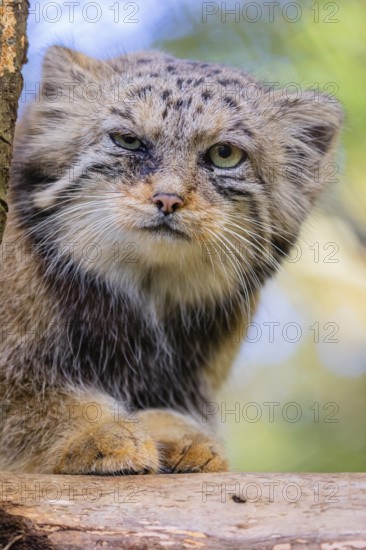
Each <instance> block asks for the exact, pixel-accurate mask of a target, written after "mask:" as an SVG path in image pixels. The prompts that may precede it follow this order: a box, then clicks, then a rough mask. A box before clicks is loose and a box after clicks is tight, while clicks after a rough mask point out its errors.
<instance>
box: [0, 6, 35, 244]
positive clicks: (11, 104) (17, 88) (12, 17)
mask: <svg viewBox="0 0 366 550" xmlns="http://www.w3.org/2000/svg"><path fill="white" fill-rule="evenodd" d="M28 8H29V3H28V0H0V100H1V101H0V243H1V240H2V236H3V232H4V229H5V222H6V213H7V210H8V205H7V202H6V190H7V186H8V181H9V169H10V162H11V155H12V143H13V136H14V128H15V121H16V117H17V111H18V101H19V96H20V92H21V90H22V85H23V78H22V75H21V72H20V71H21V69H22V66H23V64H24V63H25V62H26V52H27V46H28V43H27V37H26V23H27V16H28Z"/></svg>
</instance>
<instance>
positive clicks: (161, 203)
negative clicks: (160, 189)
mask: <svg viewBox="0 0 366 550" xmlns="http://www.w3.org/2000/svg"><path fill="white" fill-rule="evenodd" d="M152 201H153V203H154V204H156V206H157V207H158V209H159V210H160V211H161V212H163V213H164V214H165V215H166V216H167V215H168V214H172V213H173V212H175V210H178V208H182V206H183V204H184V202H183V199H182V198H181V197H179V195H175V194H174V193H157V194H156V195H154V196H153V197H152Z"/></svg>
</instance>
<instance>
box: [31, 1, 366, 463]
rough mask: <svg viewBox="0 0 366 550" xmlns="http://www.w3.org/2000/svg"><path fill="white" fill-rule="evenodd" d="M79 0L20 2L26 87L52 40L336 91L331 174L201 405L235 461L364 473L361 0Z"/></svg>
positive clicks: (100, 52) (364, 62)
mask: <svg viewBox="0 0 366 550" xmlns="http://www.w3.org/2000/svg"><path fill="white" fill-rule="evenodd" d="M86 3H87V2H86V0H80V3H78V7H77V8H76V10H75V18H74V19H71V18H70V17H69V16H68V10H67V9H66V7H65V5H64V3H63V2H62V1H61V0H60V2H59V3H58V4H59V6H60V8H57V5H58V4H57V2H56V3H55V2H52V3H47V2H46V1H44V2H36V1H35V0H31V8H32V13H31V14H30V17H29V25H28V36H29V54H28V57H29V63H28V64H27V65H26V66H25V69H24V75H25V83H26V89H28V90H34V86H35V84H34V82H36V81H37V80H38V79H39V70H40V63H41V58H42V54H43V52H44V48H45V47H47V46H49V45H50V44H52V43H55V42H59V41H60V40H61V43H64V44H65V45H69V46H70V47H74V48H76V49H80V50H82V51H84V52H85V53H87V54H89V55H94V56H96V57H104V58H105V57H111V56H112V55H116V54H118V53H119V54H120V53H122V52H123V51H130V50H136V49H142V48H150V47H154V48H157V49H162V50H165V51H167V52H170V53H172V54H174V55H177V56H178V57H185V58H193V59H201V60H207V61H213V62H220V63H225V64H229V65H235V66H237V67H240V68H242V69H244V70H246V71H248V72H252V73H253V74H254V75H256V76H257V77H258V78H259V79H260V80H263V81H265V82H278V83H279V84H280V85H281V86H286V84H288V83H289V82H296V83H297V84H298V85H299V86H301V88H302V89H304V88H312V89H315V90H316V89H318V90H319V91H320V92H321V91H325V92H328V93H334V94H335V96H336V97H337V98H338V99H339V100H340V101H341V102H342V104H343V106H344V109H345V114H346V120H345V125H344V130H343V133H342V139H341V144H340V147H339V152H338V158H337V166H339V170H337V171H336V173H335V174H334V176H333V179H335V182H334V183H333V184H332V185H331V186H330V189H329V191H328V192H327V193H326V194H325V196H324V197H323V199H322V201H321V203H320V204H319V207H318V208H317V210H316V212H314V213H313V214H312V216H311V218H310V219H309V221H308V223H307V224H306V227H304V231H303V233H302V237H301V242H300V247H299V249H298V250H297V251H295V255H293V256H292V261H286V262H285V264H284V269H283V271H282V272H281V273H280V274H279V275H278V277H276V278H275V280H274V281H272V282H271V283H270V284H269V285H268V286H267V288H265V290H264V294H263V300H262V303H261V305H260V307H259V311H258V315H257V317H256V319H255V323H256V325H254V328H253V331H252V332H251V333H250V337H249V339H248V338H247V339H246V340H247V341H245V342H244V344H243V347H242V349H241V352H240V354H239V356H238V358H237V361H236V364H235V367H234V370H233V373H232V376H231V378H230V381H229V382H228V384H227V386H226V388H224V390H223V391H222V392H221V395H220V396H219V397H218V399H217V403H216V405H215V406H212V411H215V415H214V416H215V417H216V419H217V421H218V425H219V427H220V431H221V434H222V436H223V438H224V439H225V441H226V447H227V449H228V450H229V457H230V461H231V467H232V469H234V470H242V471H261V470H262V471H264V470H268V471H271V470H272V471H276V470H277V471H290V470H292V471H319V470H321V471H329V472H333V471H347V470H349V471H357V470H359V471H365V470H366V398H365V396H366V307H365V306H366V216H365V212H366V181H365V180H366V174H365V172H366V163H365V157H366V131H365V122H366V101H365V99H364V97H365V90H366V70H365V69H366V39H365V35H366V32H365V21H366V2H365V0H337V1H336V2H331V1H319V2H315V1H313V0H310V1H307V0H304V1H300V0H298V1H297V2H285V1H283V0H282V1H279V0H278V1H277V2H268V1H267V2H266V1H262V0H256V1H254V2H253V1H250V2H249V1H248V0H245V1H244V0H241V1H239V0H236V1H235V0H234V1H231V0H230V1H226V2H222V1H221V0H220V2H200V1H196V0H164V2H156V0H136V2H135V3H132V4H134V6H135V8H136V6H137V8H138V11H137V13H135V14H134V15H132V16H131V15H129V14H131V5H130V4H131V3H130V4H128V5H126V6H127V7H128V6H129V7H128V9H127V10H125V11H124V9H125V8H126V6H125V5H124V3H120V4H118V5H120V17H119V18H117V19H118V20H116V18H115V13H116V11H115V9H116V8H115V7H116V5H117V3H115V4H113V6H114V7H113V6H112V8H113V9H112V8H111V2H108V1H106V0H105V1H104V0H103V2H102V1H101V0H100V3H99V11H100V13H101V17H100V18H99V19H98V18H96V19H94V17H95V9H94V12H93V10H91V11H89V12H85V11H83V9H84V8H85V6H86ZM51 4H52V5H53V6H55V5H56V8H57V9H56V8H55V7H53V8H52V6H51ZM47 6H48V7H47ZM44 7H45V9H46V11H44V9H43V8H44ZM52 9H53V11H52ZM233 10H234V14H233V13H231V14H230V12H232V11H233ZM235 10H236V14H235ZM132 11H133V10H132ZM135 11H136V9H135ZM58 12H60V13H61V14H62V17H61V18H58ZM86 13H88V14H89V16H88V17H87V16H86ZM83 14H84V15H83ZM96 36H98V40H96ZM296 259H297V261H295V260H296ZM265 323H267V324H265ZM268 323H277V324H276V325H273V324H272V325H268ZM271 327H272V329H273V338H272V337H271V336H272V335H271V333H270V329H271ZM256 331H257V332H256ZM299 334H300V336H299ZM248 340H250V341H248ZM255 340H257V341H255ZM266 403H267V404H266ZM230 410H232V411H234V413H231V414H230V412H229V411H230ZM271 412H272V413H273V415H271Z"/></svg>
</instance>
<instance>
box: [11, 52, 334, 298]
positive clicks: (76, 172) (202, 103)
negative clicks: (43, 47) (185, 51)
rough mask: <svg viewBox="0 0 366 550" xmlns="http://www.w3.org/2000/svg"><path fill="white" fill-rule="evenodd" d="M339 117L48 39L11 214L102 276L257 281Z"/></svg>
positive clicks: (295, 215) (327, 102) (248, 82)
mask: <svg viewBox="0 0 366 550" xmlns="http://www.w3.org/2000/svg"><path fill="white" fill-rule="evenodd" d="M341 118H342V113H341V109H340V107H339V105H338V103H337V102H335V101H334V100H331V99H330V98H325V97H324V98H321V99H318V100H317V101H315V100H314V97H313V96H312V94H310V93H307V92H302V94H301V97H299V96H298V95H297V96H296V97H294V96H289V95H288V94H284V93H283V92H282V91H281V90H280V91H273V90H270V89H268V87H265V86H262V85H261V84H259V83H257V82H255V81H254V80H253V79H252V78H251V77H249V76H248V75H246V74H244V73H242V72H241V71H239V70H236V69H233V68H229V67H223V66H218V65H214V64H206V63H199V62H191V61H185V60H180V59H175V58H172V57H170V56H166V55H163V54H158V53H154V52H144V53H141V54H130V55H126V56H123V57H120V58H116V59H112V60H110V61H108V62H100V61H96V60H93V59H91V58H88V57H86V56H84V55H82V54H79V53H76V52H73V51H72V50H68V49H66V48H61V47H52V48H50V49H49V50H48V52H47V54H46V57H45V61H44V70H43V84H42V88H41V91H40V95H39V98H38V99H37V101H35V102H34V103H33V104H32V105H31V106H30V107H29V110H28V112H27V113H26V115H25V118H24V122H23V125H22V126H21V127H20V129H19V131H18V136H17V140H16V148H15V155H14V158H15V162H14V184H13V188H14V200H15V203H16V204H17V209H18V212H19V219H20V220H21V223H22V224H23V226H24V227H26V228H27V230H28V231H30V234H31V236H32V237H33V238H34V239H35V240H36V241H37V243H38V244H39V245H40V246H41V248H42V247H43V248H44V247H46V248H47V247H53V250H57V252H56V254H57V255H58V256H59V257H63V258H64V259H65V260H66V261H68V262H72V263H74V264H75V265H77V266H79V267H80V268H81V269H83V270H88V271H92V272H94V273H96V274H97V275H99V276H102V277H106V278H107V279H108V280H109V281H111V282H112V283H113V284H120V283H121V284H125V283H126V277H127V278H129V283H131V281H132V279H136V278H138V279H139V280H140V283H141V281H142V280H143V279H144V278H145V279H146V277H147V273H150V275H151V273H152V272H155V274H156V275H157V274H160V279H161V281H162V282H163V284H165V286H166V285H168V282H169V280H170V279H171V278H172V275H174V277H175V278H178V279H180V288H181V290H182V288H185V291H184V292H185V294H186V295H187V297H188V296H189V295H191V296H193V295H194V294H195V293H196V292H197V293H198V294H199V293H201V294H202V293H205V292H208V293H211V294H214V288H216V287H217V289H220V292H222V291H223V288H224V289H226V290H227V291H230V289H231V288H232V287H233V286H234V287H237V286H240V285H246V286H250V285H252V286H253V285H254V286H258V285H259V284H260V283H261V282H263V280H264V279H265V278H266V276H267V275H268V274H269V273H270V272H271V271H272V270H273V269H275V267H276V264H277V262H278V260H279V259H280V257H281V256H282V255H284V254H286V253H287V252H288V250H289V248H290V246H291V244H292V243H293V242H294V240H295V238H296V236H297V234H298V231H299V228H300V225H301V222H302V220H303V219H304V217H305V216H306V214H307V213H308V211H309V210H310V208H311V205H312V204H313V202H314V200H315V198H316V197H317V195H318V194H319V192H320V191H321V189H322V188H323V187H324V181H323V179H322V166H323V165H324V163H325V162H326V159H329V154H330V153H331V152H332V148H333V145H334V142H335V139H336V135H337V131H338V129H339V126H340V123H341ZM65 244H67V246H65ZM51 245H52V246H51ZM193 274H194V275H193ZM164 277H165V278H166V280H165V281H164ZM169 277H170V279H169ZM192 277H195V282H194V285H195V286H194V288H192V284H193V283H192V281H193V279H192ZM198 280H199V282H198Z"/></svg>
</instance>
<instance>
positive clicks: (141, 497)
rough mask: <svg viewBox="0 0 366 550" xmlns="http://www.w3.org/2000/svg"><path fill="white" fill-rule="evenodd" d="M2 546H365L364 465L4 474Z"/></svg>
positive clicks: (315, 549)
mask: <svg viewBox="0 0 366 550" xmlns="http://www.w3.org/2000/svg"><path fill="white" fill-rule="evenodd" d="M0 488H1V504H0V547H1V548H3V549H4V550H5V549H6V550H8V549H9V548H11V549H12V550H20V549H24V550H25V549H27V550H28V549H31V548H35V549H37V550H39V549H40V550H42V549H51V548H63V549H73V550H76V549H81V548H83V549H86V550H93V549H95V550H96V549H100V548H106V549H109V548H127V549H155V548H173V549H175V548H182V549H189V548H191V549H232V550H234V549H235V550H236V549H241V548H245V549H247V548H248V549H255V550H267V549H268V550H269V549H271V550H305V549H310V550H353V549H357V550H360V549H366V474H358V473H354V474H353V473H352V474H279V473H276V474H273V473H271V474H253V473H248V474H245V473H238V474H235V473H225V474H213V475H211V474H189V475H188V474H187V475H157V476H152V475H147V476H126V477H117V476H116V477H110V476H108V477H107V476H105V477H96V476H50V475H37V476H35V475H29V474H24V475H15V474H12V473H2V474H0Z"/></svg>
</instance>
